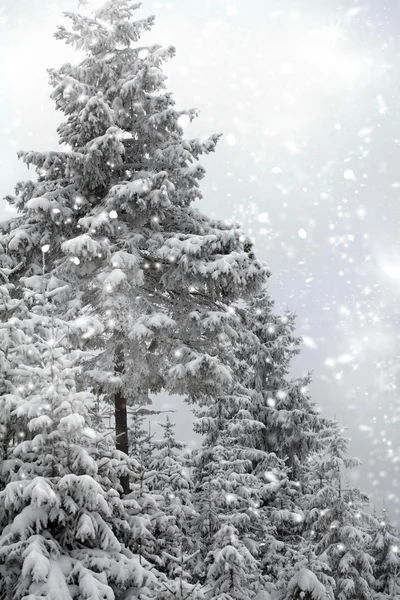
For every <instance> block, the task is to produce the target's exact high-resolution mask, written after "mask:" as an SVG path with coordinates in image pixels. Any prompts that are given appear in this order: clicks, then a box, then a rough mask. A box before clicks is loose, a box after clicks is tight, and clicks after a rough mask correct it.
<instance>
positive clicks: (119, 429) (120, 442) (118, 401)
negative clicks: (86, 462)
mask: <svg viewBox="0 0 400 600" xmlns="http://www.w3.org/2000/svg"><path fill="white" fill-rule="evenodd" d="M124 362H125V361H124V353H123V350H122V347H121V346H119V347H118V348H117V350H116V352H115V363H116V364H115V370H116V372H117V373H121V374H122V373H123V372H124ZM114 409H115V445H116V449H117V450H119V451H120V452H123V453H124V454H126V455H128V454H129V443H128V410H127V406H126V400H125V398H124V395H123V392H122V391H118V392H117V393H116V394H115V396H114ZM120 483H121V486H122V489H123V493H124V495H126V494H129V492H130V489H129V475H122V477H121V478H120Z"/></svg>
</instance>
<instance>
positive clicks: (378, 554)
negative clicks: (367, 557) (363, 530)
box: [368, 510, 400, 599]
mask: <svg viewBox="0 0 400 600" xmlns="http://www.w3.org/2000/svg"><path fill="white" fill-rule="evenodd" d="M369 534H370V536H371V543H370V546H369V549H368V551H369V553H370V554H371V556H372V558H373V559H374V561H375V562H374V577H375V590H376V591H377V592H378V593H379V594H380V595H382V596H383V597H384V598H391V599H392V598H397V597H398V596H399V594H400V538H399V535H398V533H397V531H396V529H395V527H394V526H393V525H392V524H391V523H390V519H389V516H388V515H387V514H386V510H383V512H382V515H381V517H380V518H379V519H377V520H376V521H375V522H373V523H372V527H371V529H370V531H369Z"/></svg>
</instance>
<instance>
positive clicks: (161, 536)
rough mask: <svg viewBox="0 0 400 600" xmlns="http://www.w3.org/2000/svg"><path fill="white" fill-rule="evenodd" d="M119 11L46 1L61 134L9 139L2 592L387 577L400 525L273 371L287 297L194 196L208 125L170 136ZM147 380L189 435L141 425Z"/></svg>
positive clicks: (292, 382) (360, 581)
mask: <svg viewBox="0 0 400 600" xmlns="http://www.w3.org/2000/svg"><path fill="white" fill-rule="evenodd" d="M138 8H139V5H135V4H132V3H131V2H129V0H111V1H109V2H107V3H106V4H105V5H104V6H103V8H101V9H99V10H97V11H94V12H91V13H89V11H87V10H84V9H83V10H82V11H81V12H80V13H66V17H67V19H68V22H69V28H68V27H64V26H59V27H58V29H57V31H56V34H55V37H56V38H57V39H59V40H63V41H64V42H66V43H67V44H69V45H71V46H73V47H74V48H75V49H77V50H79V51H80V52H81V53H83V54H84V58H83V60H82V61H81V62H80V63H79V64H76V65H72V64H69V63H67V64H64V65H63V66H61V68H59V69H50V70H49V77H50V84H51V86H52V88H53V91H52V94H51V97H52V98H53V100H54V102H55V104H56V108H57V110H59V111H60V112H61V113H62V114H63V119H62V122H61V124H60V126H59V127H58V130H57V132H58V136H59V143H60V146H59V149H58V150H55V151H48V152H35V151H28V152H20V153H19V157H20V158H21V159H22V160H23V161H24V162H25V163H26V164H27V165H28V166H31V165H32V166H33V167H34V168H35V169H36V174H37V176H36V178H35V179H34V180H28V181H24V182H19V183H17V185H16V188H15V195H13V196H8V197H7V201H8V202H9V203H10V205H11V206H12V207H13V209H15V214H16V216H15V217H13V218H12V219H10V220H9V221H7V222H3V223H1V226H0V365H1V371H0V373H1V374H0V393H1V395H0V600H136V599H140V600H156V599H159V600H252V599H255V600H271V599H272V600H297V599H302V600H372V599H379V600H386V599H387V600H389V599H394V598H400V558H399V557H400V551H399V550H400V540H399V538H398V534H397V532H396V529H395V527H394V526H393V525H392V524H391V523H390V519H389V518H388V515H386V514H384V513H385V511H383V512H382V514H378V513H376V512H374V511H371V507H369V504H368V498H367V496H366V495H365V494H364V493H362V492H361V491H360V490H358V489H357V488H355V487H353V484H352V483H351V481H352V479H351V469H352V468H353V467H355V466H357V465H358V461H357V460H355V459H352V458H350V457H349V456H348V453H347V450H348V444H349V441H348V440H347V439H346V437H345V436H344V434H343V431H342V430H341V428H340V426H339V425H338V423H337V422H335V421H334V420H330V419H327V418H324V417H323V416H322V415H321V413H320V411H319V410H318V408H317V407H316V406H315V404H314V403H313V402H312V400H311V398H310V396H309V392H308V389H309V384H310V378H309V377H308V376H306V377H303V378H300V379H293V378H291V376H290V369H291V361H292V358H293V357H294V356H295V355H296V354H297V353H298V351H299V345H300V342H301V340H300V339H299V338H298V337H296V335H295V333H294V329H295V324H294V315H293V313H291V312H286V313H284V314H277V313H276V311H275V309H274V304H273V301H272V299H271V298H270V296H269V293H268V288H267V280H268V277H269V270H268V268H267V267H266V265H265V264H263V263H262V262H260V261H259V260H257V258H256V256H255V255H254V252H253V248H252V243H251V240H250V239H249V238H248V237H247V236H246V235H245V234H244V233H243V232H242V231H241V229H240V228H239V226H237V225H235V224H228V223H225V222H223V221H219V220H215V219H211V218H209V217H208V216H207V215H204V214H203V213H202V212H200V210H199V209H198V208H197V206H199V207H200V208H201V197H202V194H201V190H200V187H199V181H200V180H201V179H202V177H203V176H204V174H205V172H204V168H203V167H202V166H201V164H200V162H199V159H200V158H201V155H203V154H208V153H210V152H213V151H214V150H215V148H216V144H217V142H218V139H219V137H220V136H219V135H212V136H210V137H208V138H201V139H188V138H186V137H184V132H183V129H182V120H183V119H186V120H189V121H192V120H193V119H194V118H195V117H196V115H197V113H196V110H193V109H189V110H178V109H177V108H176V107H175V102H174V98H173V96H172V95H171V93H170V92H168V91H167V89H166V85H165V81H166V76H165V75H164V74H163V70H162V68H163V64H164V62H165V61H167V60H169V59H170V58H172V57H173V56H174V48H173V47H172V46H171V47H167V48H162V47H160V46H159V45H156V44H155V45H153V46H143V45H141V44H140V37H141V34H142V33H143V32H146V31H147V30H150V29H151V28H152V26H153V23H154V18H153V17H150V18H142V19H137V20H135V17H136V14H137V13H136V9H138ZM195 205H196V207H195ZM160 391H163V393H164V394H180V395H181V396H183V397H184V398H185V399H186V401H187V402H188V403H190V405H191V406H192V408H193V412H194V429H195V431H196V432H197V433H198V434H201V435H202V440H203V441H202V444H201V446H200V447H198V448H196V449H195V450H193V451H191V452H189V451H187V449H186V448H185V445H184V444H183V443H182V442H180V441H178V440H177V439H176V436H175V429H174V423H173V422H172V421H171V419H170V417H169V416H168V415H167V416H166V418H165V416H160V422H161V430H162V436H161V437H160V439H155V436H154V435H151V434H149V431H148V427H147V417H148V415H149V414H150V413H157V411H156V410H154V409H152V407H151V406H149V405H150V404H151V400H150V396H151V395H153V394H156V393H158V392H160ZM110 414H111V415H112V425H113V427H112V430H111V429H110V426H109V425H110V422H109V418H108V417H109V415H110ZM114 425H115V427H114ZM371 513H372V514H371Z"/></svg>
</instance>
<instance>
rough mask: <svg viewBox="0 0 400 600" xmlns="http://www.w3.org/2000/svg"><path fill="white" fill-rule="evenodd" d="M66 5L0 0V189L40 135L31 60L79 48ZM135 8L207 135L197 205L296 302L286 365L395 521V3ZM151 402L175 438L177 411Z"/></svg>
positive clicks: (73, 56)
mask: <svg viewBox="0 0 400 600" xmlns="http://www.w3.org/2000/svg"><path fill="white" fill-rule="evenodd" d="M96 2H97V0H96ZM97 3H98V2H97ZM77 4H78V3H77V1H76V0H40V1H37V0H0V134H1V135H0V197H3V196H4V195H6V194H9V193H13V189H14V185H15V183H16V182H17V181H18V180H21V179H27V178H29V177H32V176H33V173H31V174H29V172H27V170H26V168H25V167H24V165H22V164H21V163H19V162H18V160H17V157H16V152H17V151H18V150H19V149H25V150H31V149H35V150H50V149H56V148H57V135H56V127H57V126H58V124H59V122H60V119H61V114H60V113H56V112H55V110H54V107H53V102H52V101H51V100H50V99H49V94H50V92H51V88H50V87H49V86H48V83H47V72H46V69H47V68H49V67H59V66H60V64H61V63H62V62H65V61H70V62H78V61H79V60H80V55H79V54H78V53H75V52H74V51H72V50H71V49H70V48H68V47H67V46H65V44H63V43H62V42H57V41H56V40H54V39H53V37H52V34H53V32H54V30H55V26H56V25H57V24H61V23H63V22H64V24H65V25H67V26H68V22H65V21H63V18H62V12H63V11H64V10H76V8H77ZM149 14H155V15H156V17H157V19H156V26H155V28H154V29H153V31H152V32H151V33H148V34H146V35H145V36H144V37H143V42H144V43H149V44H150V43H160V44H173V45H175V46H176V49H177V57H176V58H175V59H174V60H173V61H171V62H170V63H169V64H168V65H167V66H166V69H165V70H166V73H167V74H168V76H169V81H168V88H169V90H171V91H173V92H174V94H175V98H176V100H177V105H178V108H189V107H197V108H199V109H200V111H201V113H200V117H199V118H198V119H197V120H196V122H195V123H193V124H191V125H189V126H188V127H187V128H186V135H188V136H191V137H193V136H195V135H199V136H202V135H207V134H210V133H213V132H221V133H223V134H224V137H223V138H222V140H221V141H220V143H219V145H218V149H217V152H216V153H215V154H212V155H210V156H209V157H206V158H204V159H203V160H202V164H204V166H205V167H206V169H207V176H206V178H205V179H204V180H203V183H202V188H203V190H204V200H203V202H202V204H201V205H199V208H200V209H201V210H202V211H204V212H206V213H208V214H210V215H216V216H218V217H221V218H225V219H234V220H237V221H240V222H241V223H242V226H243V228H244V230H245V231H246V232H247V233H248V234H250V235H251V237H252V238H253V240H254V242H255V247H256V252H257V255H258V257H259V258H261V259H263V260H266V261H267V262H268V264H269V265H270V267H271V269H272V273H273V275H272V277H271V278H270V291H271V295H272V297H273V298H274V299H275V301H276V306H277V309H278V310H280V309H283V308H286V307H288V308H290V309H292V310H295V311H296V312H297V315H298V319H297V333H298V334H299V335H301V336H303V346H302V352H301V355H300V356H299V357H298V359H297V360H296V362H295V363H294V365H293V375H299V374H301V373H304V372H305V371H309V370H312V371H313V384H312V394H313V399H314V401H315V402H316V403H317V404H318V405H319V406H321V407H322V409H323V412H324V414H326V415H327V416H329V417H333V416H336V418H337V419H338V420H339V421H340V423H341V424H342V425H343V426H344V427H346V428H347V434H348V436H349V437H351V438H352V440H353V441H352V445H351V454H352V455H358V456H359V458H360V459H361V460H362V462H363V466H362V468H361V469H359V470H358V472H357V473H355V475H354V476H353V479H355V480H357V484H358V485H359V486H360V487H361V488H362V489H363V490H364V491H366V492H368V493H369V494H370V495H371V497H372V500H373V502H374V503H375V504H376V506H377V509H378V511H380V510H381V509H382V507H383V506H386V508H387V509H388V510H389V513H390V514H391V515H392V517H393V519H394V520H396V521H399V520H400V512H399V511H400V504H398V494H399V490H400V478H399V475H398V465H399V462H398V461H399V460H400V439H399V434H398V432H399V429H400V424H399V422H398V421H399V420H400V405H399V401H398V388H397V386H398V380H399V357H400V340H399V335H398V330H399V296H400V295H399V289H400V236H399V224H400V215H399V203H400V161H399V159H400V146H399V145H400V130H399V105H400V102H399V99H398V97H399V91H400V89H399V87H400V58H399V50H400V39H399V34H398V30H399V29H400V2H398V1H397V0H388V1H386V2H385V3H382V1H381V0H365V1H361V0H360V1H356V0H353V1H352V0H348V1H343V2H336V1H332V0H301V2H300V1H299V0H292V1H291V0H232V1H231V0H201V1H200V0H171V2H152V1H151V0H144V2H143V5H142V8H141V10H140V11H138V12H137V16H138V17H142V16H145V15H146V16H147V15H149ZM10 216H12V213H11V212H10V210H9V208H8V207H7V205H6V203H4V202H1V203H0V219H6V218H9V217H10ZM156 406H158V407H162V408H168V407H170V408H173V409H175V410H177V412H176V413H175V414H174V415H172V417H173V419H174V420H175V421H176V422H177V432H178V437H180V438H181V439H183V440H185V441H187V442H188V443H189V444H192V445H193V444H194V443H195V438H194V436H193V434H192V433H191V431H190V422H191V417H190V411H189V409H188V407H186V406H185V405H183V404H182V402H181V400H180V399H177V398H168V399H166V398H165V397H161V398H158V399H157V401H156Z"/></svg>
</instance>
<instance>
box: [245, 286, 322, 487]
mask: <svg viewBox="0 0 400 600" xmlns="http://www.w3.org/2000/svg"><path fill="white" fill-rule="evenodd" d="M241 315H242V318H243V322H244V326H245V327H246V328H247V330H248V331H249V332H250V334H252V335H249V336H248V337H247V339H245V342H244V343H243V344H242V345H241V353H242V355H243V356H244V357H246V360H248V361H249V362H250V364H251V369H248V370H247V373H246V375H247V377H246V379H245V380H244V385H245V386H246V387H247V388H248V389H250V390H252V391H253V403H252V404H253V407H254V412H255V416H256V418H257V420H258V421H260V422H261V423H263V424H264V425H265V427H264V428H263V429H262V430H260V436H259V439H258V447H259V448H260V449H262V450H264V451H266V452H275V453H276V454H277V456H278V457H279V458H281V459H283V460H284V461H285V463H286V466H287V467H288V468H289V477H290V479H292V480H293V481H299V480H300V479H301V469H300V465H301V464H304V462H305V461H306V459H307V457H308V456H309V454H310V453H312V452H314V451H316V449H317V448H318V444H319V440H320V438H321V432H322V431H323V430H324V429H325V428H327V427H329V426H330V421H329V420H327V419H324V418H323V417H322V416H321V415H320V413H319V411H318V410H317V408H316V406H315V404H314V403H313V402H312V400H311V398H310V395H309V392H308V386H309V384H310V377H309V376H305V377H302V378H299V379H290V376H289V371H290V366H291V361H292V359H293V358H294V356H296V355H297V354H298V353H299V351H300V350H299V345H300V343H301V338H300V337H296V336H295V335H294V329H295V315H294V314H293V313H292V312H289V311H287V312H285V313H284V314H283V315H278V314H276V313H275V312H274V302H273V301H272V300H271V298H270V295H269V293H268V290H267V289H266V288H263V289H261V290H260V291H259V292H258V293H257V294H254V295H253V296H252V298H251V300H250V302H249V303H248V304H247V306H246V309H244V310H242V311H241Z"/></svg>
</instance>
